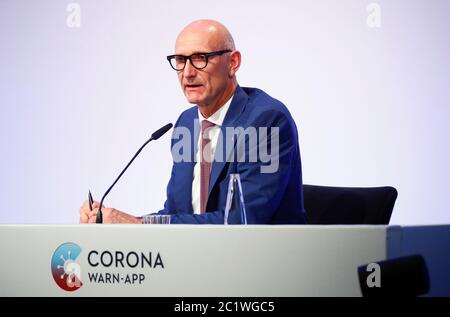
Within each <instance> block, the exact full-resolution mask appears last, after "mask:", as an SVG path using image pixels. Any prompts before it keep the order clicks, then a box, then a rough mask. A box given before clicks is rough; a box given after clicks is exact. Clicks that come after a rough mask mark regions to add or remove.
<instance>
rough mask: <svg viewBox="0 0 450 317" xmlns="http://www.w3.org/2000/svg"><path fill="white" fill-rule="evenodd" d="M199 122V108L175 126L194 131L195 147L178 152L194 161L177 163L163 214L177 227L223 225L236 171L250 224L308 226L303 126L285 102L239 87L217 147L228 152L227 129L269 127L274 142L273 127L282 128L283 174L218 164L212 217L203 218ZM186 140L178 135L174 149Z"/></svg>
mask: <svg viewBox="0 0 450 317" xmlns="http://www.w3.org/2000/svg"><path fill="white" fill-rule="evenodd" d="M196 119H197V120H198V110H197V106H194V107H192V108H190V109H188V110H186V111H184V112H183V113H182V114H181V116H180V117H179V118H178V120H177V122H176V124H175V129H176V128H177V127H184V129H185V130H186V128H187V129H188V130H189V131H190V138H191V140H189V141H190V142H189V144H190V148H188V149H186V148H184V149H182V150H181V151H180V150H179V149H178V150H177V151H179V153H182V152H183V151H188V152H186V153H183V154H187V155H188V156H189V159H188V160H186V161H181V162H177V161H176V160H174V164H173V167H172V174H171V177H170V181H169V184H168V186H167V200H166V202H165V204H164V209H163V210H161V211H160V212H159V213H160V214H171V215H172V216H171V223H188V224H223V221H224V209H225V203H226V196H227V190H228V182H229V174H230V172H231V170H232V169H235V168H236V169H237V172H238V173H239V174H240V178H241V183H242V190H243V193H244V200H245V208H246V212H247V222H248V224H303V223H305V214H304V209H303V189H302V173H301V161H300V150H299V145H298V134H297V127H296V125H295V122H294V120H293V119H292V117H291V115H290V113H289V111H288V109H287V108H286V107H285V106H284V105H283V104H282V103H281V102H280V101H278V100H276V99H274V98H272V97H270V96H269V95H268V94H266V93H265V92H263V91H262V90H259V89H255V88H243V87H240V86H237V88H236V91H235V94H234V97H233V100H232V102H231V104H230V107H229V109H228V112H227V114H226V116H225V119H224V121H223V124H222V127H221V133H222V135H221V136H222V137H223V138H222V139H221V138H219V142H218V144H217V148H218V147H221V146H222V147H223V151H224V153H225V151H226V149H225V143H226V142H227V140H226V138H227V137H229V136H226V133H225V131H226V130H225V129H226V128H227V127H242V128H244V129H246V128H248V127H254V128H256V129H257V130H258V129H259V128H260V127H267V128H268V133H267V134H268V137H267V139H269V141H270V131H271V129H270V128H271V127H279V165H278V169H277V170H276V171H275V172H274V173H261V166H262V165H266V166H267V165H269V164H268V163H267V162H266V163H264V162H262V161H260V160H258V161H257V162H248V160H246V162H237V163H231V162H224V160H222V162H221V161H220V160H219V161H213V163H212V167H211V179H210V183H209V196H208V202H207V206H206V213H205V214H202V215H196V214H193V211H192V179H193V171H194V165H195V162H194V157H195V154H196V149H197V140H198V128H194V124H197V125H198V121H197V120H196ZM186 131H187V130H186ZM195 131H197V133H195ZM236 139H237V138H236ZM180 140H181V136H180V137H179V138H178V139H177V138H175V133H174V135H173V136H172V146H171V147H172V150H173V149H174V145H175V144H176V143H177V142H179V141H180ZM220 140H223V142H221V141H220ZM184 141H187V140H184ZM248 146H249V144H248V143H246V146H245V153H246V155H248V154H249V147H248ZM270 146H271V145H270V142H269V147H270ZM217 148H216V152H217ZM250 151H251V149H250ZM268 153H270V148H269V150H268ZM173 154H174V151H172V155H173ZM232 164H235V165H234V166H232ZM237 219H238V218H234V220H233V219H232V217H230V219H229V220H230V222H231V223H233V222H234V221H235V222H237V221H238V220H237Z"/></svg>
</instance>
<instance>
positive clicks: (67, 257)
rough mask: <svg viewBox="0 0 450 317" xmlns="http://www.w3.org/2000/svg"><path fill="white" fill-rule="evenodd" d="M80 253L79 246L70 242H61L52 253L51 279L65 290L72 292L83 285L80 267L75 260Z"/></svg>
mask: <svg viewBox="0 0 450 317" xmlns="http://www.w3.org/2000/svg"><path fill="white" fill-rule="evenodd" d="M80 253H81V248H80V247H79V246H78V245H76V244H75V243H72V242H68V243H64V244H61V245H60V246H59V247H58V248H57V249H56V250H55V253H53V257H52V263H51V267H52V275H53V279H54V280H55V282H56V284H58V286H59V287H61V288H62V289H63V290H65V291H68V292H73V291H76V290H77V289H79V288H80V287H81V286H83V283H82V282H81V267H80V265H79V264H78V263H76V262H75V261H76V259H77V258H78V256H79V255H80Z"/></svg>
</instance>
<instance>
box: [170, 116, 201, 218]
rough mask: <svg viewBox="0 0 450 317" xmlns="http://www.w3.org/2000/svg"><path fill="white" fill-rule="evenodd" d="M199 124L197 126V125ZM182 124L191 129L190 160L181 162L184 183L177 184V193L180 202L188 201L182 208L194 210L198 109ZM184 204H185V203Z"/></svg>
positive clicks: (181, 179) (180, 179)
mask: <svg viewBox="0 0 450 317" xmlns="http://www.w3.org/2000/svg"><path fill="white" fill-rule="evenodd" d="M196 125H197V127H196ZM181 126H184V127H186V128H188V129H189V131H190V138H191V140H190V160H189V161H187V162H182V163H180V164H181V166H182V168H180V169H179V171H180V173H181V174H182V175H181V177H179V178H177V180H178V181H179V182H181V183H182V184H177V188H179V189H181V190H179V191H178V192H177V193H176V194H175V195H176V196H178V197H179V200H178V201H179V202H187V205H185V206H183V207H182V210H187V211H189V212H192V179H193V177H194V166H195V154H196V151H197V140H198V134H199V129H198V111H197V109H196V108H195V111H192V114H190V115H189V116H188V118H187V120H185V121H184V122H183V123H182V124H181ZM183 205H184V204H183Z"/></svg>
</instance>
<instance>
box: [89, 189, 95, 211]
mask: <svg viewBox="0 0 450 317" xmlns="http://www.w3.org/2000/svg"><path fill="white" fill-rule="evenodd" d="M88 199H89V208H90V209H91V211H92V204H93V203H94V199H93V198H92V194H91V191H89V195H88Z"/></svg>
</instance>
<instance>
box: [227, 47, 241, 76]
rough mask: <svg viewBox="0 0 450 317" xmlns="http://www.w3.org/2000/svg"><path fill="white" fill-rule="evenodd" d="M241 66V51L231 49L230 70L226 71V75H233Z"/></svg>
mask: <svg viewBox="0 0 450 317" xmlns="http://www.w3.org/2000/svg"><path fill="white" fill-rule="evenodd" d="M240 66H241V52H239V51H232V52H231V53H230V70H229V71H228V76H230V78H231V77H233V76H234V75H236V72H237V71H238V69H239V67H240Z"/></svg>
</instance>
